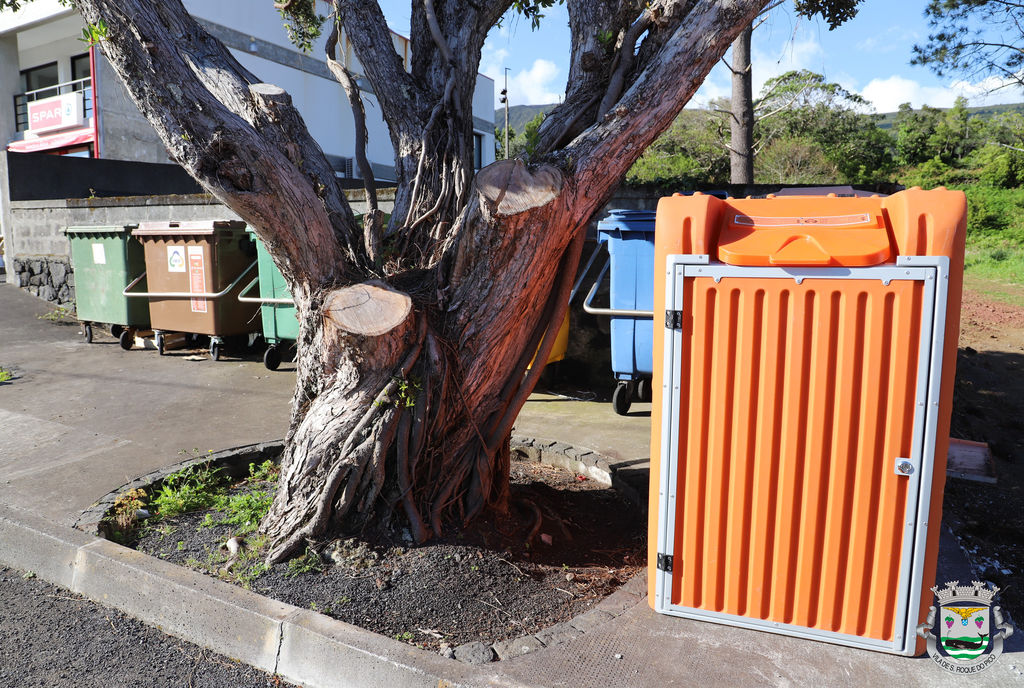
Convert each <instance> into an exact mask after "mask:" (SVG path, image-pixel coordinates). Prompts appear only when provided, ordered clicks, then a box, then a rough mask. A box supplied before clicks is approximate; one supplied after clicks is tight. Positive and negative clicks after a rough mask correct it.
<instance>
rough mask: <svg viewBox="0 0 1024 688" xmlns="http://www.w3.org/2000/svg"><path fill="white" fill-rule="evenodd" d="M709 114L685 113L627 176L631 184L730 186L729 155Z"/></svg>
mask: <svg viewBox="0 0 1024 688" xmlns="http://www.w3.org/2000/svg"><path fill="white" fill-rule="evenodd" d="M718 121H719V118H718V116H717V115H716V114H715V113H714V112H711V111H710V110H683V112H681V113H679V116H678V117H677V118H676V120H675V122H673V123H672V126H671V127H669V129H668V131H666V132H665V133H664V134H662V136H661V137H660V138H658V140H657V141H655V142H654V144H652V145H651V147H650V148H648V149H647V150H646V151H644V154H643V155H642V156H641V157H640V159H639V160H637V161H636V163H635V164H634V165H633V167H632V168H631V169H630V170H629V172H628V173H627V174H626V181H628V182H630V183H634V184H636V183H650V184H659V185H662V186H677V187H679V188H688V187H693V186H694V185H697V184H711V185H723V184H728V183H729V154H728V151H727V150H726V148H725V147H724V146H723V145H722V141H721V140H720V138H719V134H718V133H717V126H718Z"/></svg>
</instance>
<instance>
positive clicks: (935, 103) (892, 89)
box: [860, 74, 1021, 112]
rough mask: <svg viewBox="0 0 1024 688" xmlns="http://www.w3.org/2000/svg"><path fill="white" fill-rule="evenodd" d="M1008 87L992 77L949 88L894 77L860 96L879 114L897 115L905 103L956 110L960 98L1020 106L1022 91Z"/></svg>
mask: <svg viewBox="0 0 1024 688" xmlns="http://www.w3.org/2000/svg"><path fill="white" fill-rule="evenodd" d="M1006 85H1007V83H1006V82H1005V81H1004V80H1001V79H997V78H995V77H989V78H987V79H983V80H982V81H979V82H977V83H970V82H968V81H962V80H960V81H954V82H952V83H950V84H949V85H948V86H925V85H923V84H920V83H918V82H917V81H914V80H913V79H908V78H906V77H902V76H899V75H895V74H894V75H893V76H890V77H887V78H885V79H877V78H876V79H872V80H871V81H870V82H868V84H867V85H866V86H865V87H864V88H862V89H860V94H861V95H862V96H864V97H865V98H866V99H867V100H869V101H870V102H871V103H872V104H873V105H874V106H875V110H876V111H877V112H895V111H896V110H897V109H899V106H900V105H901V104H903V103H910V104H911V106H913V107H914V108H920V107H921V106H922V105H931V106H932V107H942V108H947V107H952V106H953V103H954V102H955V101H956V99H957V97H958V96H964V97H965V98H967V101H968V104H969V105H972V106H975V105H995V104H998V103H1017V102H1020V100H1021V95H1020V91H1019V89H1015V88H1004V86H1006Z"/></svg>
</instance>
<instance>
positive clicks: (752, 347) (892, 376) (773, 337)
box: [672, 278, 924, 641]
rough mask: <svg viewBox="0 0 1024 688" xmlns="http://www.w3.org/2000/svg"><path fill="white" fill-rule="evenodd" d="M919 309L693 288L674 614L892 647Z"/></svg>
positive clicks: (834, 282) (850, 284)
mask: <svg viewBox="0 0 1024 688" xmlns="http://www.w3.org/2000/svg"><path fill="white" fill-rule="evenodd" d="M923 296H924V291H923V286H922V284H921V283H920V282H913V281H909V280H905V281H899V280H894V281H892V282H891V283H890V284H889V285H883V284H882V283H881V282H880V281H878V280H859V279H856V280H854V279H806V280H804V281H803V283H802V284H796V282H795V281H794V280H792V279H788V278H779V279H761V278H723V279H722V280H721V281H720V282H718V283H716V282H714V280H712V279H709V278H697V279H693V278H687V280H686V282H685V286H684V303H683V305H682V310H683V313H684V323H683V349H682V361H681V386H680V389H681V390H683V391H682V394H681V398H680V400H679V408H680V416H679V417H680V436H679V459H678V475H677V509H678V511H677V513H676V517H675V518H676V521H675V548H674V549H675V553H676V555H677V561H679V560H681V561H679V563H678V564H677V565H676V566H675V568H674V573H673V581H672V602H673V604H676V605H680V606H684V607H695V608H699V609H704V610H707V611H714V612H722V613H726V614H735V615H741V616H747V617H752V618H760V619H765V620H769V621H773V622H781V623H786V624H795V625H799V626H805V627H809V628H816V629H821V630H827V631H835V632H839V633H848V634H852V635H858V636H863V637H867V638H874V639H879V640H885V641H891V640H892V639H893V629H894V616H895V611H896V605H897V601H898V598H899V595H900V593H899V590H898V583H899V569H900V561H901V554H902V548H903V533H904V526H905V510H906V506H907V502H906V500H907V478H905V477H901V476H897V475H896V474H895V472H894V470H893V469H894V466H895V462H896V459H897V458H898V457H910V455H911V454H910V452H911V448H912V445H913V423H914V403H915V388H916V383H917V364H918V361H917V359H918V355H919V354H918V347H919V344H920V338H919V335H920V328H921V308H922V299H923Z"/></svg>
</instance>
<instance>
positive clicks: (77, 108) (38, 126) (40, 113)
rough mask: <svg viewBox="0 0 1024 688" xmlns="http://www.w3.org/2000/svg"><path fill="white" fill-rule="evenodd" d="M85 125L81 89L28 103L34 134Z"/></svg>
mask: <svg viewBox="0 0 1024 688" xmlns="http://www.w3.org/2000/svg"><path fill="white" fill-rule="evenodd" d="M84 125H85V105H84V100H83V97H82V92H81V91H77V92H75V93H65V94H63V95H59V96H54V97H53V98H45V99H43V100H35V101H32V102H31V103H29V104H28V130H29V131H30V132H31V133H33V134H39V133H42V132H46V131H55V130H57V129H67V128H68V127H81V126H84Z"/></svg>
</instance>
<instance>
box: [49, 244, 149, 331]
mask: <svg viewBox="0 0 1024 688" xmlns="http://www.w3.org/2000/svg"><path fill="white" fill-rule="evenodd" d="M134 228H135V225H115V226H97V227H67V228H66V229H65V230H64V232H65V234H66V235H67V237H68V240H69V241H70V242H71V266H72V268H73V269H74V271H75V298H76V302H77V304H76V310H77V312H78V318H79V320H81V321H82V331H83V332H84V333H85V341H87V342H91V341H92V335H93V324H96V323H103V324H105V325H109V326H110V333H111V334H112V335H113V336H115V337H117V338H118V341H119V342H120V344H121V348H122V349H125V350H127V349H131V348H132V345H133V344H134V342H135V331H136V330H147V329H149V307H148V305H147V304H146V302H145V301H138V300H135V299H129V298H127V297H125V296H124V295H123V294H122V291H123V290H124V288H125V286H126V285H127V284H128V283H129V282H131V281H132V280H134V279H136V278H137V277H138V276H139V275H142V274H143V273H145V271H146V260H145V256H144V255H143V250H142V244H140V243H139V242H138V240H137V239H135V238H134V237H132V236H131V231H132V230H133V229H134Z"/></svg>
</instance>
